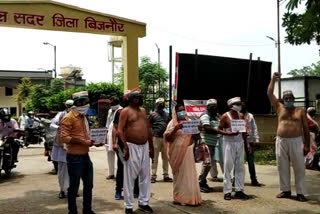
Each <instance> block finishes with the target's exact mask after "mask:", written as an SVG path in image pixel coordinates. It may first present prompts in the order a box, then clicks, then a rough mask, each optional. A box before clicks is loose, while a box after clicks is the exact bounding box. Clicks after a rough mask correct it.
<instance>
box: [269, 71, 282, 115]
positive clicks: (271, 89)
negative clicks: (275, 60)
mask: <svg viewBox="0 0 320 214" xmlns="http://www.w3.org/2000/svg"><path fill="white" fill-rule="evenodd" d="M279 78H280V76H279V73H277V72H276V73H274V74H273V76H272V77H271V80H270V83H269V86H268V91H267V94H268V97H269V100H270V102H271V104H272V106H273V107H274V109H275V110H276V111H277V112H278V108H279V106H280V102H279V100H278V99H277V98H276V96H275V95H274V84H275V82H276V80H277V79H279ZM279 81H280V79H279Z"/></svg>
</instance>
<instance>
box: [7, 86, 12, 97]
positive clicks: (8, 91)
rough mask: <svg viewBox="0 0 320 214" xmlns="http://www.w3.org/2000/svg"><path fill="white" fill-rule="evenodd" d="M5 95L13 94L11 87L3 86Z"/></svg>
mask: <svg viewBox="0 0 320 214" xmlns="http://www.w3.org/2000/svg"><path fill="white" fill-rule="evenodd" d="M5 95H6V96H12V95H13V89H12V88H7V87H5Z"/></svg>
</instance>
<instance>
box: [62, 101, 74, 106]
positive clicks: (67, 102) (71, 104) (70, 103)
mask: <svg viewBox="0 0 320 214" xmlns="http://www.w3.org/2000/svg"><path fill="white" fill-rule="evenodd" d="M73 103H74V101H73V100H67V101H66V102H65V103H64V104H65V105H66V106H73Z"/></svg>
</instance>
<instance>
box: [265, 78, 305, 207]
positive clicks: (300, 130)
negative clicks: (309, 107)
mask: <svg viewBox="0 0 320 214" xmlns="http://www.w3.org/2000/svg"><path fill="white" fill-rule="evenodd" d="M279 77H280V75H279V73H274V74H273V76H272V78H271V81H270V84H269V87H268V92H267V93H268V97H269V99H270V101H271V103H272V106H273V107H274V110H275V111H276V113H277V115H278V129H277V140H276V157H277V165H278V171H279V181H280V191H281V192H280V193H279V194H278V195H277V198H290V197H291V184H290V177H291V176H290V162H291V163H292V167H293V170H294V175H295V184H296V192H297V200H298V201H301V202H305V201H307V199H306V198H305V197H304V194H305V192H306V190H305V165H304V156H303V155H306V154H308V152H309V151H310V132H309V127H308V120H307V114H306V110H305V109H303V108H298V107H295V106H294V100H295V97H294V96H293V93H292V91H290V90H287V91H284V92H283V104H282V103H281V102H280V101H279V100H278V99H277V98H276V96H275V95H274V94H273V91H274V84H275V81H276V80H277V79H279ZM278 81H279V80H278Z"/></svg>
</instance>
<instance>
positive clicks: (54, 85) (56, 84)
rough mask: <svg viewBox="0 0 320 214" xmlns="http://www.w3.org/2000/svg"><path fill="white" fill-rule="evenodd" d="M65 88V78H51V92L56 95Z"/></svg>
mask: <svg viewBox="0 0 320 214" xmlns="http://www.w3.org/2000/svg"><path fill="white" fill-rule="evenodd" d="M63 90H64V81H63V79H53V80H51V84H50V88H49V94H50V95H55V94H58V93H60V92H61V91H63Z"/></svg>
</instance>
